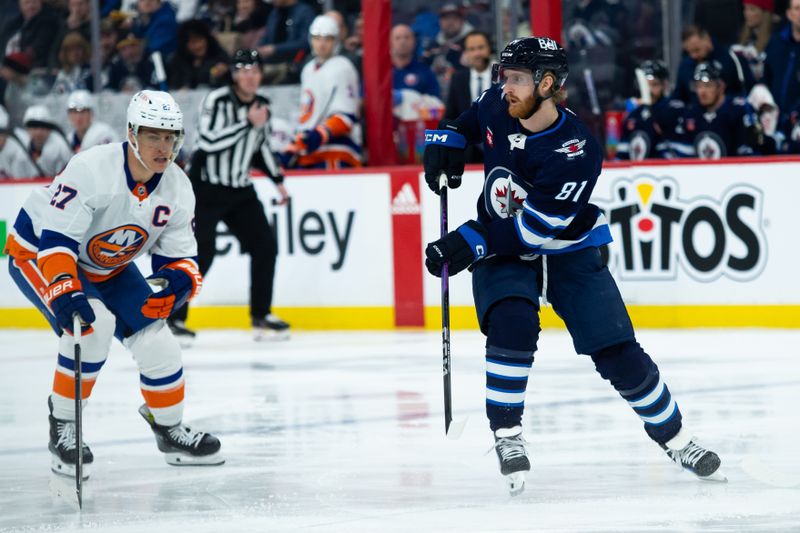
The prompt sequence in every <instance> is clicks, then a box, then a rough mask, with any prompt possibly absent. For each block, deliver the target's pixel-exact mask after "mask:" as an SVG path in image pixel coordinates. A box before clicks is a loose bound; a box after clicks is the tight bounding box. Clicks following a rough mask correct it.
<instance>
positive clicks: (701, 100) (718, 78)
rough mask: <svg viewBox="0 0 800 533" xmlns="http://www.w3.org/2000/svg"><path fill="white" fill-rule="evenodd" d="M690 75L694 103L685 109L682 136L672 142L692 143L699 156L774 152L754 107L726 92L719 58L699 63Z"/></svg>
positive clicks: (705, 157)
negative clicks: (695, 101) (695, 96)
mask: <svg viewBox="0 0 800 533" xmlns="http://www.w3.org/2000/svg"><path fill="white" fill-rule="evenodd" d="M692 78H693V81H694V84H695V92H696V95H697V103H696V104H691V105H690V106H689V107H688V109H687V110H686V116H685V121H684V123H683V130H684V134H683V139H678V140H677V142H675V143H673V144H675V145H678V144H683V145H684V148H686V147H687V145H688V147H689V149H690V148H691V147H693V148H694V150H695V154H696V156H697V157H699V158H700V159H719V158H721V157H731V156H743V155H769V154H774V153H775V142H774V139H772V138H771V137H769V136H768V135H764V131H763V129H762V128H761V124H760V123H759V121H758V117H757V116H756V114H755V113H754V111H753V108H752V107H750V105H749V104H747V102H746V100H745V99H744V98H741V97H738V96H736V97H734V96H730V95H726V91H725V78H724V74H723V70H722V65H720V64H719V62H717V61H712V62H706V63H699V64H698V65H697V67H695V70H694V74H693V76H692ZM687 151H688V150H681V151H680V153H686V152H687Z"/></svg>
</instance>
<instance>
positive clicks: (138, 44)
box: [106, 33, 156, 94]
mask: <svg viewBox="0 0 800 533" xmlns="http://www.w3.org/2000/svg"><path fill="white" fill-rule="evenodd" d="M154 70H155V69H154V67H153V61H152V60H151V59H150V58H149V57H144V46H143V44H142V40H141V39H139V38H138V37H136V36H135V35H133V34H132V33H131V34H128V36H127V37H125V38H123V39H122V40H120V41H119V42H118V43H117V56H116V57H115V58H114V59H113V60H112V61H111V68H110V69H109V76H108V86H107V87H106V88H108V89H111V90H112V91H118V92H123V93H131V94H132V93H135V92H137V91H140V90H142V89H151V88H155V87H156V84H155V83H154V80H153V78H154Z"/></svg>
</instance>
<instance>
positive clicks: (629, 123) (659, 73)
mask: <svg viewBox="0 0 800 533" xmlns="http://www.w3.org/2000/svg"><path fill="white" fill-rule="evenodd" d="M639 68H640V69H641V70H642V72H643V73H644V77H645V80H646V82H647V87H644V88H642V89H643V90H646V91H648V93H649V96H650V101H651V103H649V104H647V103H642V104H641V105H639V106H638V107H636V108H634V109H633V110H632V111H631V112H630V113H629V114H628V116H626V117H625V120H624V121H623V123H622V138H621V139H620V141H619V144H618V145H617V157H619V158H620V159H630V160H633V161H641V160H642V159H652V158H662V159H671V158H673V157H675V153H674V152H673V148H672V146H671V143H670V136H671V135H672V134H673V132H674V131H675V130H676V128H677V126H678V121H679V120H680V117H682V116H683V113H684V109H685V105H684V103H683V102H681V101H680V100H677V99H675V98H671V97H670V95H669V71H668V70H667V67H666V65H664V63H663V62H662V61H652V60H648V61H645V62H644V63H642V64H641V66H640V67H639ZM642 99H643V100H645V95H644V94H643V95H642ZM689 155H691V154H689Z"/></svg>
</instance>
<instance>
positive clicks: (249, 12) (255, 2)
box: [233, 0, 271, 48]
mask: <svg viewBox="0 0 800 533" xmlns="http://www.w3.org/2000/svg"><path fill="white" fill-rule="evenodd" d="M270 7H271V6H267V4H265V3H264V2H262V1H260V0H236V13H235V15H234V17H233V31H235V32H236V33H238V34H239V46H241V47H242V48H255V47H256V43H257V42H258V41H259V39H261V37H262V36H263V34H264V26H265V25H266V23H267V16H268V15H269V10H270Z"/></svg>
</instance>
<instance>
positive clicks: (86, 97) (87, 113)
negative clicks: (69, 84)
mask: <svg viewBox="0 0 800 533" xmlns="http://www.w3.org/2000/svg"><path fill="white" fill-rule="evenodd" d="M95 111H97V106H96V105H95V101H94V96H92V93H90V92H89V91H86V90H83V89H79V90H77V91H72V93H70V95H69V98H68V99H67V118H68V119H69V122H70V124H72V128H73V129H72V131H70V132H69V134H68V135H67V140H68V141H69V144H70V146H71V147H72V151H73V152H74V153H76V154H77V153H78V152H80V151H81V150H86V149H87V148H91V147H92V146H97V145H98V144H108V143H110V142H114V141H120V140H122V139H121V138H119V137H120V136H119V135H117V134H115V133H114V130H113V129H111V126H109V125H108V124H106V123H105V122H100V121H99V120H94V114H95Z"/></svg>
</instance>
